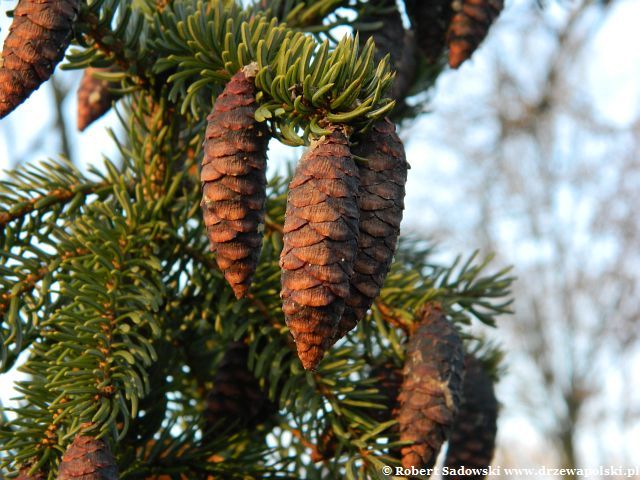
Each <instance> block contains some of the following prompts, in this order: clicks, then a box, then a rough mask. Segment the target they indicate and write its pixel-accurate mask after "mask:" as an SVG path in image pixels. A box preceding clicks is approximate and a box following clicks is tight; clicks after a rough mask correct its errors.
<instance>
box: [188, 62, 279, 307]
mask: <svg viewBox="0 0 640 480" xmlns="http://www.w3.org/2000/svg"><path fill="white" fill-rule="evenodd" d="M253 74H254V73H253V72H252V69H251V68H250V67H245V68H244V69H243V70H241V71H239V72H238V73H236V74H235V75H234V76H233V77H232V78H231V80H230V81H229V83H228V84H227V86H226V87H225V89H224V91H223V92H222V93H221V94H220V96H219V97H218V98H217V100H216V102H215V106H214V108H213V112H212V113H211V115H209V116H208V117H207V121H208V125H207V131H206V134H205V141H204V158H203V160H202V170H201V172H200V179H201V181H202V203H201V205H202V210H203V214H204V222H205V226H206V228H207V235H208V237H209V244H210V247H211V251H213V252H215V253H216V261H217V263H218V266H219V267H220V270H222V272H223V273H224V276H225V278H226V280H227V281H228V282H229V284H230V285H231V288H232V289H233V292H234V294H235V296H236V298H242V297H244V296H245V295H246V294H247V291H248V290H249V287H250V285H251V280H252V277H253V274H254V273H255V270H256V267H257V265H258V260H259V258H260V250H261V247H262V232H261V227H262V224H263V223H264V215H265V200H266V192H265V188H266V182H267V180H266V166H267V145H268V142H269V137H268V135H267V130H266V127H265V125H264V124H263V123H259V122H257V121H256V120H255V118H254V114H255V111H256V109H257V106H258V105H257V103H256V100H255V90H256V89H255V85H254V81H253Z"/></svg>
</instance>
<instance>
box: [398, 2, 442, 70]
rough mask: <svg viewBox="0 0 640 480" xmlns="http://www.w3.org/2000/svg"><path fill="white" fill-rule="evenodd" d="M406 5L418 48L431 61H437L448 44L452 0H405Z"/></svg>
mask: <svg viewBox="0 0 640 480" xmlns="http://www.w3.org/2000/svg"><path fill="white" fill-rule="evenodd" d="M405 6H406V8H407V15H408V16H409V18H410V19H411V25H412V27H413V30H414V32H415V42H416V44H417V45H418V48H420V50H421V51H422V53H423V54H424V56H425V57H426V59H427V61H428V62H429V63H434V62H436V61H437V60H438V58H439V57H440V55H441V54H442V51H443V50H444V47H445V45H446V36H447V27H448V26H449V22H450V21H451V17H452V16H453V10H452V8H451V0H405Z"/></svg>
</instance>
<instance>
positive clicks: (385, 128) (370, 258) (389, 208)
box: [334, 119, 409, 341]
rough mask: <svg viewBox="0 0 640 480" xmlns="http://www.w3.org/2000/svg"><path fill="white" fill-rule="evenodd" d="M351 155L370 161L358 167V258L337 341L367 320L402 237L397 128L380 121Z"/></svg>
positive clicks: (402, 168)
mask: <svg viewBox="0 0 640 480" xmlns="http://www.w3.org/2000/svg"><path fill="white" fill-rule="evenodd" d="M353 153H354V154H355V155H358V156H360V157H363V158H366V159H368V163H367V164H359V165H358V170H359V173H360V189H359V197H358V208H359V209H360V222H359V225H358V227H359V230H360V232H359V237H358V254H357V256H356V261H355V263H354V274H353V276H352V277H351V281H350V284H349V288H350V290H349V297H348V298H347V300H346V307H345V309H344V314H343V315H342V318H341V319H340V323H339V325H338V329H337V331H336V335H335V337H334V341H337V340H339V339H340V338H342V337H343V336H344V335H346V334H347V332H349V331H350V330H352V329H353V328H355V326H356V325H357V324H358V322H359V321H360V320H362V318H364V316H365V315H366V314H367V310H368V309H369V307H371V304H372V303H373V300H374V299H375V298H376V297H377V296H378V294H379V293H380V289H381V288H382V285H383V283H384V279H385V278H386V276H387V274H388V273H389V268H390V267H391V262H392V260H393V254H394V252H395V250H396V244H397V241H398V236H399V234H400V222H401V221H402V210H403V209H404V195H405V189H404V186H405V183H406V181H407V170H408V168H409V164H408V163H407V159H406V156H405V152H404V146H403V145H402V141H401V140H400V138H398V135H397V134H396V132H395V126H394V124H393V123H392V122H390V121H389V120H386V119H385V120H381V121H379V122H377V123H376V124H375V125H374V126H373V128H372V129H371V130H370V131H369V132H367V133H366V134H365V135H364V136H363V137H361V138H360V139H359V144H358V146H357V147H355V148H354V149H353Z"/></svg>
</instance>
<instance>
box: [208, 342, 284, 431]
mask: <svg viewBox="0 0 640 480" xmlns="http://www.w3.org/2000/svg"><path fill="white" fill-rule="evenodd" d="M248 355H249V348H248V347H247V346H246V345H245V344H244V343H243V342H235V343H232V344H231V345H229V348H228V350H227V351H226V352H225V354H224V357H223V358H222V361H221V362H220V365H219V367H218V371H217V372H216V376H215V378H214V383H213V389H212V390H211V392H209V395H208V396H207V410H206V412H205V419H206V423H207V426H208V427H209V428H211V427H213V426H222V427H223V428H227V427H230V426H231V425H239V426H241V427H245V428H251V427H253V426H255V425H258V424H259V423H263V422H264V421H265V420H266V419H267V418H268V417H270V416H271V415H273V414H274V413H275V412H276V411H277V408H276V406H275V405H274V404H273V403H272V402H271V401H270V400H269V397H268V396H267V392H266V391H264V390H263V389H262V388H261V387H260V383H259V382H258V379H257V378H256V377H255V376H254V375H253V373H252V372H251V371H250V370H249V368H248V366H247V359H248Z"/></svg>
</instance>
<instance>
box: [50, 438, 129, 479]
mask: <svg viewBox="0 0 640 480" xmlns="http://www.w3.org/2000/svg"><path fill="white" fill-rule="evenodd" d="M57 480H118V466H117V465H116V460H115V458H113V455H112V454H111V450H110V449H109V445H108V444H107V443H106V442H105V441H104V440H97V439H95V438H93V437H87V436H84V435H78V436H77V437H76V438H75V440H74V441H73V443H72V444H71V445H69V446H68V447H67V451H66V452H65V453H64V455H63V456H62V461H61V462H60V467H59V468H58V477H57Z"/></svg>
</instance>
